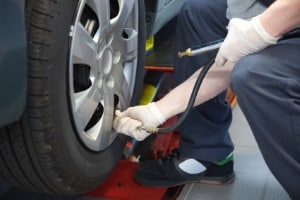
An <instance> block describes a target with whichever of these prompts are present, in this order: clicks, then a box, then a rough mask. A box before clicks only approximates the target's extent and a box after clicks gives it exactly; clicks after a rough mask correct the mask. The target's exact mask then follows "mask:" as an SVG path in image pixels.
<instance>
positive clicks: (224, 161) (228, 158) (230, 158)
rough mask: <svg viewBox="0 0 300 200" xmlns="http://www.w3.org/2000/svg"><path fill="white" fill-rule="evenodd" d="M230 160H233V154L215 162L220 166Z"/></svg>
mask: <svg viewBox="0 0 300 200" xmlns="http://www.w3.org/2000/svg"><path fill="white" fill-rule="evenodd" d="M230 161H233V154H231V155H230V156H228V157H227V158H225V159H224V160H222V161H220V162H215V164H216V165H219V166H223V165H225V164H226V163H228V162H230Z"/></svg>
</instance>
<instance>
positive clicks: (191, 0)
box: [178, 0, 215, 24]
mask: <svg viewBox="0 0 300 200" xmlns="http://www.w3.org/2000/svg"><path fill="white" fill-rule="evenodd" d="M213 4H214V1H207V0H186V1H185V2H184V3H183V5H182V7H181V11H180V13H179V15H178V18H179V19H182V20H183V21H184V22H185V23H186V22H190V23H192V24H194V23H195V19H201V18H203V19H205V18H206V16H208V15H211V13H213V12H215V11H214V6H213Z"/></svg>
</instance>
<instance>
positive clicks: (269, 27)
mask: <svg viewBox="0 0 300 200" xmlns="http://www.w3.org/2000/svg"><path fill="white" fill-rule="evenodd" d="M299 10H300V1H299V0H277V1H275V2H274V3H273V4H272V5H271V6H270V7H269V8H268V9H267V10H266V11H264V12H263V13H262V14H261V15H260V16H259V19H260V21H261V24H262V26H263V27H264V28H265V30H266V31H267V32H268V33H269V34H270V35H272V36H273V37H279V36H281V35H283V34H284V33H287V32H288V31H290V30H292V29H294V28H298V27H300V12H299Z"/></svg>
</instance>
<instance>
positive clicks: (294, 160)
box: [231, 38, 300, 199]
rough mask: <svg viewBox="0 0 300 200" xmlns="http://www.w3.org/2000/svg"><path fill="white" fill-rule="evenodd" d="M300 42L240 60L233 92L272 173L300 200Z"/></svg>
mask: <svg viewBox="0 0 300 200" xmlns="http://www.w3.org/2000/svg"><path fill="white" fill-rule="evenodd" d="M299 55H300V38H295V39H289V40H283V41H280V42H279V43H278V44H277V45H274V46H271V47H269V48H267V49H264V50H262V51H260V52H258V53H256V54H252V55H249V56H246V57H244V58H242V59H241V60H240V61H239V62H238V63H237V64H236V65H235V68H234V70H233V72H232V77H231V80H232V81H231V83H232V88H233V90H234V92H235V94H236V95H237V98H238V102H239V105H240V107H241V109H242V111H243V112H244V114H245V116H246V119H247V120H248V122H249V125H250V127H251V129H252V132H253V134H254V136H255V138H256V140H257V143H258V145H259V147H260V150H261V152H262V154H263V157H264V159H265V161H266V163H267V165H268V166H269V168H270V170H271V171H272V173H273V174H274V176H275V177H276V178H277V180H278V181H279V182H280V183H281V185H282V186H283V187H284V188H285V190H286V191H287V192H288V193H289V195H290V196H291V198H293V199H300V186H299V184H300V56H299Z"/></svg>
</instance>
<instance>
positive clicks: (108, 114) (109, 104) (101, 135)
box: [95, 92, 116, 146]
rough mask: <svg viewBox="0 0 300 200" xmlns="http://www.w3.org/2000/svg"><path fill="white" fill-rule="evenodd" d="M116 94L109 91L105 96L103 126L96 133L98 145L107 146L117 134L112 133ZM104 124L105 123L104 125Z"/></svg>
mask: <svg viewBox="0 0 300 200" xmlns="http://www.w3.org/2000/svg"><path fill="white" fill-rule="evenodd" d="M113 102H114V95H113V93H112V92H107V94H106V95H105V96H104V115H103V119H102V120H103V121H102V126H101V128H100V129H98V130H96V131H98V132H97V133H96V134H95V135H97V138H96V143H97V146H103V145H104V146H105V145H107V144H109V143H110V141H112V139H113V137H115V136H116V135H114V134H111V132H112V129H111V127H112V121H113V117H114V103H113ZM103 124H104V125H103Z"/></svg>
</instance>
